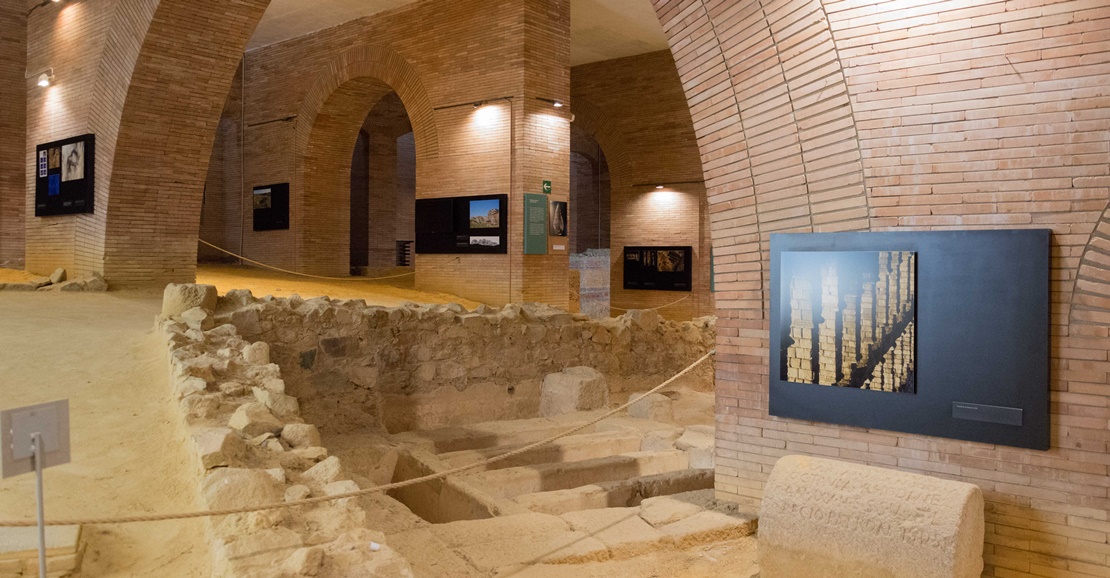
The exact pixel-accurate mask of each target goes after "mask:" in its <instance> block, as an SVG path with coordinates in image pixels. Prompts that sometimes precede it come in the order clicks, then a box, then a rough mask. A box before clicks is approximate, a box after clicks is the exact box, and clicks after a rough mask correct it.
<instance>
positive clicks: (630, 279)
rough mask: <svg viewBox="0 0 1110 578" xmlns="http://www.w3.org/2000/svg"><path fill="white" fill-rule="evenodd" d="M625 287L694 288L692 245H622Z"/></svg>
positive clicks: (651, 288) (656, 289) (688, 289)
mask: <svg viewBox="0 0 1110 578" xmlns="http://www.w3.org/2000/svg"><path fill="white" fill-rule="evenodd" d="M623 260H624V288H625V289H643V290H653V291H692V290H693V286H694V285H693V278H694V277H693V262H694V248H693V247H625V248H624V253H623Z"/></svg>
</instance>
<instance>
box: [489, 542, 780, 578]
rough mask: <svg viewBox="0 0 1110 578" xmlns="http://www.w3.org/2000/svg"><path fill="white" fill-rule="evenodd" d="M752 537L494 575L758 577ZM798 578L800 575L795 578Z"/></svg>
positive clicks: (526, 577) (521, 577) (543, 577)
mask: <svg viewBox="0 0 1110 578" xmlns="http://www.w3.org/2000/svg"><path fill="white" fill-rule="evenodd" d="M757 550H758V542H757V540H756V538H755V537H754V536H751V537H748V538H744V539H741V540H733V541H730V542H718V543H716V544H711V545H709V546H701V547H697V548H691V549H689V550H684V551H674V550H671V551H667V550H661V551H659V552H656V553H653V554H648V555H646V556H637V557H635V558H630V559H627V560H617V561H608V562H591V563H589V564H575V565H574V566H566V565H562V564H555V565H549V564H538V565H535V566H529V567H527V568H520V569H517V570H510V571H506V572H502V573H500V574H498V575H497V576H498V578H510V577H511V578H565V577H566V576H574V577H575V578H611V577H613V576H620V577H622V578H664V577H667V578H669V577H679V576H681V577H682V578H720V577H724V576H728V577H731V578H758V575H759V566H758V565H757V564H756V552H757ZM799 578H801V577H799Z"/></svg>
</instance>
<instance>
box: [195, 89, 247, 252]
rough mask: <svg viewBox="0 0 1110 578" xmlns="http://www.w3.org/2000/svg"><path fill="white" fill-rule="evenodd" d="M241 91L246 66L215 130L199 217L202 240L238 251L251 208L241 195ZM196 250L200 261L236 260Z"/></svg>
mask: <svg viewBox="0 0 1110 578" xmlns="http://www.w3.org/2000/svg"><path fill="white" fill-rule="evenodd" d="M242 91H243V69H242V67H239V68H238V69H237V70H236V71H235V78H234V79H233V80H232V84H231V90H230V92H229V93H228V98H227V101H226V102H225V103H224V110H223V114H222V115H221V116H220V124H219V126H218V128H217V129H216V140H215V142H214V143H213V146H212V156H211V158H210V160H209V162H208V178H207V179H206V180H205V183H204V194H205V201H204V208H203V210H202V212H201V218H200V238H201V239H203V240H205V241H208V242H209V243H212V244H213V245H216V246H218V247H222V248H224V249H226V250H228V251H231V252H234V253H239V254H241V252H240V251H239V249H240V244H241V241H242V239H241V237H240V232H241V231H242V228H243V222H244V220H245V219H246V214H245V213H244V212H243V211H244V209H246V210H250V208H249V207H246V206H244V205H243V204H242V202H241V201H242V195H240V194H239V191H241V190H242V180H241V179H242V174H243V167H242V164H241V162H240V161H241V156H240V154H239V151H240V147H242V146H243V139H242V129H243V123H242V106H243V99H242ZM229 193H230V194H229ZM197 251H198V252H197V260H199V261H232V262H235V261H237V259H235V258H234V257H231V256H229V255H227V254H226V253H222V252H220V251H217V250H215V249H212V248H210V247H208V246H206V245H199V246H198V247H197Z"/></svg>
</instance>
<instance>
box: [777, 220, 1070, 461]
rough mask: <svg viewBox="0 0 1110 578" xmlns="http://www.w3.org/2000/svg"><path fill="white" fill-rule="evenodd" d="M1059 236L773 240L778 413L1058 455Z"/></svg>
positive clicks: (1015, 233)
mask: <svg viewBox="0 0 1110 578" xmlns="http://www.w3.org/2000/svg"><path fill="white" fill-rule="evenodd" d="M1049 242H1050V232H1049V231H1047V230H996V231H951V232H949V231H945V232H891V233H831V234H783V235H772V236H771V333H770V345H771V356H770V368H769V374H770V403H769V409H770V413H771V415H776V416H782V417H790V418H798V419H806V420H812V421H820V422H828V423H838V424H844V425H851V426H858V427H867V428H879V429H886V430H891V431H900V432H907V433H915V434H923V435H933V436H940V437H947V438H953V439H962V440H969V441H977V442H985V443H995V444H1002V445H1009V446H1017V447H1027V448H1034V449H1047V448H1048V443H1049V438H1048V426H1049V422H1048V401H1049V397H1048V396H1049V393H1048V392H1049V389H1048V370H1049V362H1048V351H1049V330H1048V323H1049Z"/></svg>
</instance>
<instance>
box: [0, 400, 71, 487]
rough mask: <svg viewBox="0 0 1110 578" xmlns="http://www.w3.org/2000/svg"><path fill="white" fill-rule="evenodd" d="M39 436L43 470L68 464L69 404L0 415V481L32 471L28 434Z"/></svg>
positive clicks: (1, 413) (49, 405) (29, 407)
mask: <svg viewBox="0 0 1110 578" xmlns="http://www.w3.org/2000/svg"><path fill="white" fill-rule="evenodd" d="M34 433H38V434H40V435H41V436H42V452H43V453H42V464H41V465H42V467H43V468H49V467H51V466H60V465H62V464H68V463H69V400H61V401H54V402H50V403H43V404H39V405H31V406H27V407H20V408H16V409H9V410H6V411H2V412H0V477H3V478H10V477H12V476H18V475H21V474H27V473H31V472H33V471H35V460H34V448H33V444H32V443H31V434H34Z"/></svg>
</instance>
